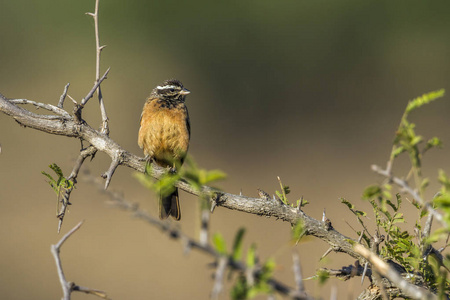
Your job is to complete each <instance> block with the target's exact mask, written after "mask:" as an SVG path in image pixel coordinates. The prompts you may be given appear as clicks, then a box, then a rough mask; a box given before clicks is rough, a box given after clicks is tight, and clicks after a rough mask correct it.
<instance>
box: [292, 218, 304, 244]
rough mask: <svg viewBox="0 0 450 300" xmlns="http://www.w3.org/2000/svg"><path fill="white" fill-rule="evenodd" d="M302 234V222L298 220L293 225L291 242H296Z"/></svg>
mask: <svg viewBox="0 0 450 300" xmlns="http://www.w3.org/2000/svg"><path fill="white" fill-rule="evenodd" d="M304 233H305V227H304V226H303V220H302V219H299V220H298V222H297V224H295V226H294V228H293V229H292V240H293V241H294V242H298V241H299V240H300V238H301V237H302V236H303V234H304Z"/></svg>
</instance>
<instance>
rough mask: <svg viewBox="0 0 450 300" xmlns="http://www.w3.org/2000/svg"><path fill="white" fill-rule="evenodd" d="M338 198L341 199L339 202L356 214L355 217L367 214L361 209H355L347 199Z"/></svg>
mask: <svg viewBox="0 0 450 300" xmlns="http://www.w3.org/2000/svg"><path fill="white" fill-rule="evenodd" d="M340 200H341V203H343V204H345V205H347V207H348V208H349V209H350V211H351V212H352V213H353V214H354V215H356V216H357V217H361V216H366V215H367V213H365V212H363V211H361V210H357V209H355V206H354V205H353V204H352V203H350V201H348V200H346V199H344V198H340Z"/></svg>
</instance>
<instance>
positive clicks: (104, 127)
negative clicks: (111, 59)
mask: <svg viewBox="0 0 450 300" xmlns="http://www.w3.org/2000/svg"><path fill="white" fill-rule="evenodd" d="M99 3H100V0H96V1H95V11H94V13H87V14H88V15H90V16H91V17H92V18H93V19H94V30H95V48H96V60H95V61H96V63H95V81H96V82H99V80H100V56H101V53H102V50H103V49H104V48H105V47H106V45H104V46H100V35H99V30H98V7H99ZM97 95H98V102H99V104H100V112H101V115H102V127H101V128H102V129H101V132H102V133H104V134H106V135H109V126H108V115H107V114H106V107H105V103H104V101H103V95H102V90H101V88H100V86H99V87H98V93H97Z"/></svg>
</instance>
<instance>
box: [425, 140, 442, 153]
mask: <svg viewBox="0 0 450 300" xmlns="http://www.w3.org/2000/svg"><path fill="white" fill-rule="evenodd" d="M431 148H442V141H441V140H440V139H439V138H438V137H432V138H431V139H429V140H428V141H427V144H426V145H425V148H424V149H423V152H426V151H428V150H429V149H431Z"/></svg>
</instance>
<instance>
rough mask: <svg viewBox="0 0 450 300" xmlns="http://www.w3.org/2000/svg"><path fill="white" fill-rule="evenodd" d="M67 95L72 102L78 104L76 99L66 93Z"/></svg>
mask: <svg viewBox="0 0 450 300" xmlns="http://www.w3.org/2000/svg"><path fill="white" fill-rule="evenodd" d="M67 97H69V99H70V100H72V102H73V104H78V103H77V101H75V99H73V98H72V97H71V96H70V95H69V94H68V95H67Z"/></svg>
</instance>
